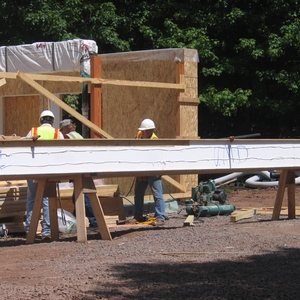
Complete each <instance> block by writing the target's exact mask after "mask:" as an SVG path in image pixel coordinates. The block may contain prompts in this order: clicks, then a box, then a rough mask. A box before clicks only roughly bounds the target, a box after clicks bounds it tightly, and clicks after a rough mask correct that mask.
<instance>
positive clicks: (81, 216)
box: [74, 175, 87, 243]
mask: <svg viewBox="0 0 300 300" xmlns="http://www.w3.org/2000/svg"><path fill="white" fill-rule="evenodd" d="M74 196H75V208H76V227H77V241H78V242H80V243H86V242H87V235H86V225H85V206H84V195H83V192H82V176H81V175H78V176H75V177H74Z"/></svg>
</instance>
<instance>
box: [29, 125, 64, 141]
mask: <svg viewBox="0 0 300 300" xmlns="http://www.w3.org/2000/svg"><path fill="white" fill-rule="evenodd" d="M37 135H39V136H40V139H42V140H53V139H59V138H60V136H59V129H58V128H53V127H50V126H40V127H32V129H31V136H37Z"/></svg>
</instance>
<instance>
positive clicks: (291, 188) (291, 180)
mask: <svg viewBox="0 0 300 300" xmlns="http://www.w3.org/2000/svg"><path fill="white" fill-rule="evenodd" d="M286 184H287V189H288V218H289V219H295V218H296V201H295V172H291V171H289V172H288V176H287V179H286Z"/></svg>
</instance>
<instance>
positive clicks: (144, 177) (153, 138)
mask: <svg viewBox="0 0 300 300" xmlns="http://www.w3.org/2000/svg"><path fill="white" fill-rule="evenodd" d="M136 138H137V139H142V131H141V130H140V131H138V133H137V135H136ZM157 139H158V137H157V135H156V134H155V133H154V132H153V133H152V135H151V137H150V140H157ZM137 179H138V180H139V181H147V176H138V177H137Z"/></svg>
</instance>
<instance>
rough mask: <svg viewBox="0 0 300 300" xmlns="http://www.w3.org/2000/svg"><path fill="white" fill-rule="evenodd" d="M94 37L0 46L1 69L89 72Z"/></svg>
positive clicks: (30, 71) (36, 71) (95, 49)
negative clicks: (90, 38)
mask: <svg viewBox="0 0 300 300" xmlns="http://www.w3.org/2000/svg"><path fill="white" fill-rule="evenodd" d="M91 52H93V53H95V54H97V53H98V46H97V44H96V42H95V41H92V40H82V39H74V40H68V41H62V42H40V43H33V44H25V45H19V46H3V47H0V72H17V71H22V72H24V73H52V72H72V71H79V72H85V73H87V74H90V53H91Z"/></svg>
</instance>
